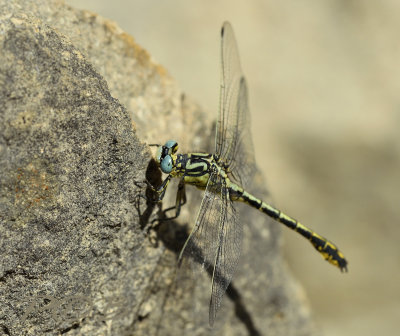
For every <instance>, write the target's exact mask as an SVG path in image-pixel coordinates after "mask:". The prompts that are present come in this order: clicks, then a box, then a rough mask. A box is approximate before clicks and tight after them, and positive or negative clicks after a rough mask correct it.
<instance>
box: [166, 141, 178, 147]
mask: <svg viewBox="0 0 400 336" xmlns="http://www.w3.org/2000/svg"><path fill="white" fill-rule="evenodd" d="M177 145H178V143H177V142H176V141H175V140H168V141H167V142H166V143H165V147H167V148H174V147H175V146H177Z"/></svg>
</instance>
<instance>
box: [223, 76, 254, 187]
mask: <svg viewBox="0 0 400 336" xmlns="http://www.w3.org/2000/svg"><path fill="white" fill-rule="evenodd" d="M229 170H230V171H231V173H232V175H233V177H234V179H235V180H236V181H237V182H239V184H241V186H242V187H243V188H247V187H248V186H249V185H250V182H251V180H252V178H253V175H254V173H255V170H256V163H255V156H254V149H253V139H252V136H251V132H250V113H249V105H248V91H247V82H246V79H245V78H244V77H242V78H241V80H240V84H239V94H238V100H237V131H236V136H235V141H234V151H233V153H232V157H231V160H230V165H229Z"/></svg>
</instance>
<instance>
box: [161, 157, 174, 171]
mask: <svg viewBox="0 0 400 336" xmlns="http://www.w3.org/2000/svg"><path fill="white" fill-rule="evenodd" d="M172 166H173V164H172V158H171V155H167V156H166V157H165V158H164V159H163V160H162V161H161V170H162V172H163V173H165V174H169V173H170V172H171V171H172Z"/></svg>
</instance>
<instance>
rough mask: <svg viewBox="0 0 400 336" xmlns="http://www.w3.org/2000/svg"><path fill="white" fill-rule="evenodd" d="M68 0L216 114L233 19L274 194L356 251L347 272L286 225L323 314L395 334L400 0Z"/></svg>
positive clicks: (295, 264)
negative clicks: (224, 46)
mask: <svg viewBox="0 0 400 336" xmlns="http://www.w3.org/2000/svg"><path fill="white" fill-rule="evenodd" d="M65 2H66V3H67V4H70V5H72V6H74V7H77V8H82V9H87V10H90V11H92V12H95V13H99V14H100V15H102V16H104V17H106V18H109V19H112V20H114V21H115V22H117V23H118V25H119V26H120V27H121V28H122V29H124V30H125V31H126V32H128V33H129V34H131V35H132V36H133V37H134V38H135V40H136V42H137V43H139V44H140V45H141V46H142V47H143V48H145V49H146V50H148V51H149V53H150V54H151V55H152V57H153V58H154V59H155V60H156V61H157V62H159V63H160V64H162V65H163V66H165V68H166V69H168V71H169V72H170V73H171V75H172V76H173V77H174V78H175V79H176V80H177V81H178V83H179V85H180V87H181V88H182V89H183V91H184V92H185V93H186V94H187V95H189V96H191V97H192V98H194V99H196V100H197V101H198V103H199V104H200V105H202V106H203V108H204V109H205V110H206V111H208V113H209V114H210V118H215V117H216V111H217V108H218V101H219V100H218V99H219V74H220V67H219V57H220V50H219V44H220V38H219V32H220V28H221V25H222V22H223V21H224V20H229V21H230V22H231V23H232V25H233V28H234V30H235V33H236V38H237V41H238V45H239V51H240V55H241V61H242V68H243V71H244V73H245V75H246V77H247V80H248V85H249V91H250V92H249V94H250V108H251V117H252V131H253V139H254V143H255V152H256V157H257V162H258V166H259V168H260V169H261V170H262V171H263V173H264V176H266V178H267V182H268V188H269V190H270V192H271V194H272V197H273V201H274V204H275V205H277V206H278V207H279V208H280V209H282V210H283V211H284V212H286V213H287V214H289V215H291V216H294V217H295V218H297V219H299V220H301V222H302V223H304V224H305V225H307V226H309V227H311V228H313V229H314V230H315V231H317V232H318V233H320V234H322V235H324V236H326V237H328V238H329V239H330V240H332V241H334V242H335V243H337V244H338V245H339V247H340V248H341V250H342V251H343V252H344V253H345V255H346V257H347V259H348V260H349V273H347V274H340V272H339V271H338V270H337V269H335V268H334V267H331V266H330V265H328V264H327V263H326V262H324V261H322V259H321V257H320V256H319V255H318V253H316V252H315V251H314V250H313V249H312V248H311V247H310V246H309V243H308V242H306V241H305V240H304V239H303V238H301V237H300V236H298V235H297V234H295V233H293V232H288V231H289V230H284V231H285V232H284V251H285V254H286V256H287V260H288V263H289V266H290V268H291V269H292V271H293V273H295V276H296V277H297V278H298V279H299V280H300V282H301V283H302V284H303V286H304V288H305V289H306V292H307V295H308V297H309V299H310V304H311V306H312V310H313V316H314V320H315V321H316V323H317V325H318V326H319V328H320V329H321V330H322V333H323V334H324V335H327V336H333V335H352V336H358V335H363V336H368V335H374V336H375V335H379V334H389V335H394V334H397V333H398V332H399V331H398V329H399V327H400V322H399V321H400V290H399V284H400V243H399V238H400V225H399V219H400V204H399V203H400V202H399V201H400V194H399V190H400V169H399V168H400V135H399V131H398V130H399V127H400V95H399V92H400V62H399V61H400V39H399V32H400V2H399V1H395V0H381V1H379V2H378V1H372V0H371V1H365V0H328V1H319V0H303V1H298V0H282V1H274V0H249V1H236V0H222V1H211V0H201V1H200V0H191V1H188V0H168V1H166V0H113V1H106V0H65ZM161 140H165V139H160V141H161ZM154 141H156V139H155V140H154ZM157 141H158V140H157ZM196 149H198V148H196ZM277 225H278V224H277ZM266 258H268V256H266Z"/></svg>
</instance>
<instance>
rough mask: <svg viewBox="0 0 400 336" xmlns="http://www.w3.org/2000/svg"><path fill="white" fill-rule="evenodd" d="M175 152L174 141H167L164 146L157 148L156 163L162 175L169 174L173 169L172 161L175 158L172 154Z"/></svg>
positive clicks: (176, 148) (175, 144) (176, 146)
mask: <svg viewBox="0 0 400 336" xmlns="http://www.w3.org/2000/svg"><path fill="white" fill-rule="evenodd" d="M177 150H178V143H177V142H176V141H175V140H168V141H167V142H166V143H165V145H164V146H159V147H158V148H157V154H156V161H157V163H158V164H159V166H160V168H161V171H162V172H163V173H165V174H169V173H170V172H171V171H172V169H173V168H174V165H175V163H174V159H175V158H176V155H174V154H175V153H176V151H177Z"/></svg>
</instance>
